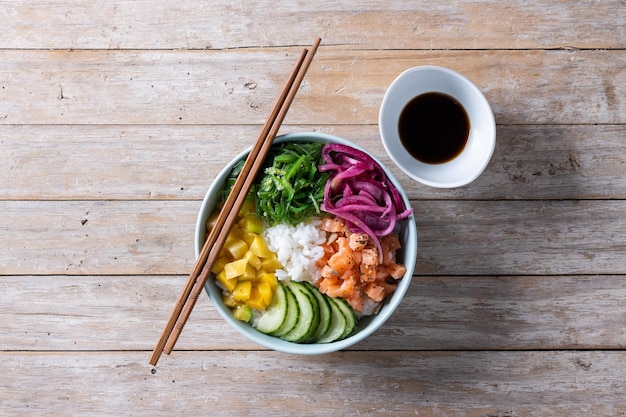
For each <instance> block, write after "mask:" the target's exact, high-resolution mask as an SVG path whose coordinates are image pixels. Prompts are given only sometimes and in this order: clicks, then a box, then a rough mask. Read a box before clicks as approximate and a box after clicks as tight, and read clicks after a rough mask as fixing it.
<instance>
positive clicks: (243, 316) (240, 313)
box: [233, 306, 252, 322]
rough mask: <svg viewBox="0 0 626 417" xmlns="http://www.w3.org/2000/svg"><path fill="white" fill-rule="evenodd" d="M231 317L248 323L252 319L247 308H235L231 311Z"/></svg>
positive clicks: (250, 312)
mask: <svg viewBox="0 0 626 417" xmlns="http://www.w3.org/2000/svg"><path fill="white" fill-rule="evenodd" d="M233 317H234V318H236V319H237V320H240V321H246V322H248V321H250V319H251V318H252V310H250V307H248V306H237V307H235V308H234V309H233Z"/></svg>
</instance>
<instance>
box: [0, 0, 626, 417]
mask: <svg viewBox="0 0 626 417" xmlns="http://www.w3.org/2000/svg"><path fill="white" fill-rule="evenodd" d="M0 20H1V21H2V36H1V37H0V146H1V150H2V151H1V154H0V213H1V214H0V231H1V233H2V235H1V240H0V311H2V320H0V374H2V375H3V376H4V377H3V378H2V382H0V415H2V416H31V415H32V416H41V415H64V416H173V415H176V416H184V415H189V416H191V415H210V416H244V415H262V416H283V415H295V416H331V415H332V416H339V415H350V416H352V415H362V416H415V415H419V416H457V415H464V416H501V417H503V416H508V417H512V416H570V415H581V416H592V415H593V416H617V415H622V414H624V413H625V412H626V405H625V403H624V398H625V397H624V386H625V383H626V350H625V347H626V333H625V324H626V301H625V300H626V277H625V274H626V262H625V258H626V221H625V220H624V217H625V212H626V201H625V198H626V175H625V174H626V165H625V164H624V155H625V154H626V69H625V68H626V3H625V2H624V0H603V1H591V0H569V1H565V0H539V1H534V2H529V1H525V0H510V1H499V0H492V1H489V0H483V1H473V0H472V1H470V0H465V1H461V0H459V1H451V0H434V1H413V2H409V1H393V0H389V1H382V2H354V1H348V0H343V1H340V0H335V1H327V2H313V3H311V2H307V1H302V0H290V1H255V2H232V1H230V0H228V1H223V0H214V1H211V2H206V1H196V0H189V1H184V2H168V1H161V2H157V1H148V0H137V1H120V2H104V3H101V4H96V3H95V2H87V1H74V2H70V1H63V0H53V1H47V2H21V1H17V0H8V1H1V2H0ZM317 36H320V37H321V38H322V45H321V46H320V49H319V51H318V53H317V55H316V57H315V60H314V61H313V64H312V66H311V68H310V70H309V72H308V73H307V76H306V78H305V82H304V84H303V86H302V87H301V89H300V91H299V93H298V95H297V96H296V99H295V101H294V103H293V105H292V107H291V110H290V112H289V114H288V116H287V119H286V120H285V124H284V125H283V127H282V130H281V132H282V133H287V132H294V131H320V132H326V133H331V134H335V135H339V136H342V137H345V138H347V139H349V140H352V141H354V142H355V143H357V144H359V145H361V146H363V147H365V148H367V149H368V150H370V151H371V152H372V153H374V154H375V155H376V156H378V157H379V158H380V159H381V160H382V161H383V162H384V163H385V164H387V165H388V166H389V167H390V168H391V170H392V171H393V172H394V174H396V176H397V177H398V178H399V180H400V181H401V183H402V185H403V186H404V187H405V188H406V190H407V193H408V194H409V196H410V198H411V201H412V206H413V209H414V210H415V214H416V218H417V228H418V232H419V254H418V258H417V260H416V262H417V264H416V270H415V276H414V278H413V282H412V284H411V286H410V289H409V292H408V294H407V296H406V299H405V300H404V302H403V304H402V305H401V307H400V308H399V309H398V310H397V311H396V312H395V314H394V315H393V316H392V318H391V319H390V320H389V321H388V322H387V324H386V325H385V326H384V327H383V328H381V329H380V330H379V331H377V332H376V333H375V334H374V335H372V336H371V337H370V338H369V339H367V340H366V341H364V342H362V343H360V344H357V345H356V346H354V347H353V348H351V349H350V350H348V351H343V352H338V353H335V354H328V355H322V356H294V355H288V354H283V353H277V352H273V351H268V350H265V349H263V348H261V347H259V346H257V345H255V344H253V343H251V342H249V341H247V340H246V339H244V338H243V337H242V336H241V335H239V333H237V332H235V331H234V330H232V329H231V328H230V327H229V326H228V325H227V324H226V323H225V322H224V321H223V320H222V319H221V317H220V316H219V315H218V314H217V313H216V311H215V309H214V308H213V306H212V304H211V303H210V301H209V300H208V298H206V297H203V298H201V299H200V301H199V302H198V304H197V306H196V308H195V310H194V311H193V314H192V317H191V320H190V321H189V323H188V325H187V327H186V328H185V330H184V332H183V334H182V336H181V338H180V340H179V343H178V345H177V349H176V351H175V352H173V354H172V355H171V356H164V357H163V358H161V361H160V362H159V364H158V366H157V367H152V366H150V365H149V364H148V357H149V354H150V352H151V350H152V348H153V347H154V344H155V343H156V341H157V339H158V336H159V335H160V333H161V330H162V329H163V326H164V324H165V321H166V319H167V317H169V314H170V312H171V310H172V308H173V305H174V304H173V303H174V301H175V299H176V297H177V296H178V294H179V293H180V290H181V288H182V286H183V283H184V282H185V280H186V278H187V274H188V273H189V271H190V270H191V268H192V266H193V262H194V251H193V233H194V224H195V221H196V215H197V212H198V209H199V207H200V202H201V200H202V198H203V196H204V193H205V192H206V190H207V188H208V186H209V185H210V184H211V182H212V181H213V179H214V178H215V176H216V174H217V173H218V172H219V170H220V169H221V168H222V167H223V165H224V164H225V162H226V161H227V160H229V159H230V158H232V157H233V156H234V155H236V154H238V153H239V152H240V151H241V150H243V149H244V148H246V147H248V146H250V145H251V144H252V142H253V140H254V138H256V136H257V134H258V132H259V130H260V126H261V124H262V123H263V121H264V119H265V117H266V116H267V114H268V113H269V109H270V107H271V105H272V103H273V101H274V100H275V98H276V96H277V94H278V91H279V89H280V86H282V83H283V82H284V79H285V77H286V75H287V74H288V72H289V70H290V69H291V66H292V64H293V62H295V57H296V56H297V54H298V53H299V52H300V51H301V49H302V48H303V47H305V46H307V45H310V44H311V43H312V41H313V40H314V38H315V37H317ZM426 64H434V65H441V66H445V67H448V68H451V69H453V70H456V71H459V72H461V73H462V74H464V75H465V76H467V77H468V78H469V79H471V80H472V81H473V82H474V83H475V84H477V85H478V86H479V87H480V88H481V89H482V91H483V92H484V94H485V95H486V97H487V99H488V100H489V101H490V103H491V105H492V108H493V110H494V113H495V116H496V122H497V146H496V150H495V153H494V156H493V158H492V161H491V163H490V164H489V166H488V167H487V169H486V171H485V172H484V174H483V175H482V176H481V177H480V178H479V179H478V180H476V181H475V182H474V183H472V184H470V185H468V186H466V187H462V188H457V189H450V190H445V189H433V188H430V187H427V186H423V185H420V184H419V183H416V182H414V181H412V180H410V179H409V178H408V177H407V176H406V175H404V174H402V173H401V172H400V170H399V169H397V167H396V166H395V165H394V164H393V163H392V162H391V160H390V159H389V157H388V156H387V155H386V153H385V151H384V149H383V146H382V144H381V142H380V139H379V134H378V126H377V120H378V119H377V117H378V109H379V105H380V102H381V99H382V97H383V94H384V92H385V90H386V88H387V87H388V85H389V84H390V83H391V81H392V80H393V79H394V78H395V77H396V76H397V75H398V74H399V73H400V72H402V71H404V70H405V69H407V68H410V67H413V66H418V65H426Z"/></svg>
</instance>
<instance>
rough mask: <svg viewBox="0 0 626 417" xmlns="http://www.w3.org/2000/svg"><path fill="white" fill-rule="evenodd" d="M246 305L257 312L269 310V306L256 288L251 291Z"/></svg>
mask: <svg viewBox="0 0 626 417" xmlns="http://www.w3.org/2000/svg"><path fill="white" fill-rule="evenodd" d="M246 305H247V306H248V307H250V308H253V309H255V310H265V309H266V308H267V304H266V303H265V301H264V300H263V296H262V295H261V293H260V291H259V289H258V288H254V287H253V288H252V289H251V290H250V298H248V299H247V300H246Z"/></svg>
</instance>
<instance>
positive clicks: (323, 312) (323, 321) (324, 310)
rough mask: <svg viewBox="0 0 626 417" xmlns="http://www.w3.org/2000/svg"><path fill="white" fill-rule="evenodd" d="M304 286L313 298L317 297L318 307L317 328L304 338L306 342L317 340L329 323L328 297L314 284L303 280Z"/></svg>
mask: <svg viewBox="0 0 626 417" xmlns="http://www.w3.org/2000/svg"><path fill="white" fill-rule="evenodd" d="M305 286H306V287H307V288H308V289H309V291H311V293H312V294H313V295H314V296H315V298H317V302H318V304H319V309H320V322H319V324H318V326H317V329H316V330H315V332H314V333H313V334H312V335H311V337H310V338H309V339H308V340H306V342H309V343H315V342H317V339H319V338H320V337H321V336H322V335H323V334H324V333H326V330H328V326H329V325H330V314H331V313H330V305H329V302H328V297H327V296H326V295H324V294H322V292H321V291H320V290H319V289H318V288H317V287H316V286H315V285H313V284H311V283H308V282H305Z"/></svg>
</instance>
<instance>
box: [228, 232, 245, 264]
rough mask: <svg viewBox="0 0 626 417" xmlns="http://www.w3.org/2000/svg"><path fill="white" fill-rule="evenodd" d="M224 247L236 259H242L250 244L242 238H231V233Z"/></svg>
mask: <svg viewBox="0 0 626 417" xmlns="http://www.w3.org/2000/svg"><path fill="white" fill-rule="evenodd" d="M224 249H225V250H226V252H227V253H229V254H230V255H231V256H232V257H233V258H234V259H241V258H242V257H243V255H244V254H245V253H246V252H247V251H248V245H247V244H246V242H244V241H243V240H242V239H239V238H233V239H230V235H229V239H226V243H225V244H224Z"/></svg>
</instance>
